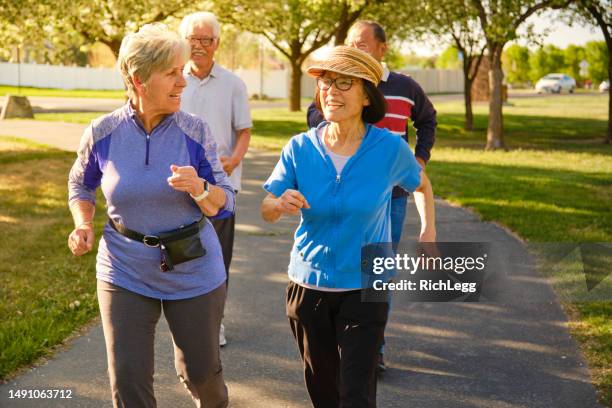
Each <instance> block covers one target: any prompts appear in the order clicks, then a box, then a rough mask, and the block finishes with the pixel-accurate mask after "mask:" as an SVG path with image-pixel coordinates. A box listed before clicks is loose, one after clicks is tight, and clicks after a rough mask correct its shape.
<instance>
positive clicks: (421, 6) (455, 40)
mask: <svg viewBox="0 0 612 408" xmlns="http://www.w3.org/2000/svg"><path fill="white" fill-rule="evenodd" d="M400 8H401V9H403V10H406V13H409V14H408V15H405V16H404V18H406V20H405V21H411V24H408V26H409V28H408V29H409V30H410V31H409V32H408V33H407V34H406V35H411V36H415V35H416V36H418V37H421V38H422V37H424V36H431V35H434V36H438V37H442V38H443V39H445V41H447V42H450V43H451V44H453V47H454V48H455V50H456V51H457V53H456V54H455V55H456V56H457V60H458V61H459V62H460V66H461V68H462V71H463V95H464V104H465V125H464V127H465V129H466V130H472V129H473V127H474V114H473V112H472V83H473V82H474V79H475V78H476V75H477V73H478V68H479V67H480V62H481V61H482V58H483V55H484V51H485V41H484V35H483V32H482V30H481V29H480V26H479V24H478V15H477V14H476V12H475V9H474V7H472V5H471V4H470V3H469V0H445V1H443V2H439V1H436V0H429V1H421V0H409V1H408V4H406V5H404V6H403V7H400ZM395 14H396V13H395Z"/></svg>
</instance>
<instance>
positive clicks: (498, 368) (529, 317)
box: [0, 121, 598, 408]
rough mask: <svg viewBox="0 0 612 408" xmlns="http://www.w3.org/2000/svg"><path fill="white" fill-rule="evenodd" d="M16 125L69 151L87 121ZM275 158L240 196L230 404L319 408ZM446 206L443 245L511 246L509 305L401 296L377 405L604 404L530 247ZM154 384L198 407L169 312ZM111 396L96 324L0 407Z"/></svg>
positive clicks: (565, 407)
mask: <svg viewBox="0 0 612 408" xmlns="http://www.w3.org/2000/svg"><path fill="white" fill-rule="evenodd" d="M12 122H15V123H12V124H10V126H11V127H10V128H9V127H6V125H7V123H6V122H0V134H16V135H19V136H27V135H30V136H31V138H32V139H34V140H37V141H43V142H45V143H50V144H53V145H57V146H60V147H71V148H75V147H76V145H77V144H78V138H79V137H80V134H81V131H82V125H75V127H74V128H72V126H68V127H64V125H61V124H58V123H41V122H36V123H32V122H30V121H12ZM17 123H20V124H19V125H18V124H17ZM76 126H80V129H79V128H77V127H76ZM20 127H21V128H22V130H21V131H20V130H19V128H20ZM9 129H10V130H9ZM7 132H9V133H7ZM276 159H277V155H276V154H273V153H266V152H252V153H249V155H248V158H247V159H246V163H245V169H244V174H245V175H246V177H245V180H244V183H243V184H244V191H242V192H241V193H240V195H239V201H238V203H239V205H238V211H237V214H238V215H237V235H236V247H235V257H234V261H233V264H232V277H231V283H230V292H229V300H228V305H227V310H226V318H225V325H226V330H227V337H228V340H229V344H228V346H226V347H225V348H223V351H222V361H223V366H224V372H225V378H226V380H227V383H228V386H229V389H230V396H231V406H232V407H237V408H276V407H308V406H310V404H309V400H308V396H307V394H306V392H305V387H304V385H303V381H302V374H301V366H300V363H299V357H298V354H297V350H296V347H295V345H294V343H293V339H292V338H291V334H290V330H289V327H288V324H287V321H286V318H285V316H284V300H283V298H284V288H285V286H286V282H287V276H286V272H285V271H286V266H287V263H288V254H289V249H290V246H291V243H292V232H293V230H294V228H295V220H294V219H291V220H287V219H285V220H282V221H281V222H279V223H278V224H274V225H266V224H264V223H263V221H261V219H260V217H259V203H260V202H261V199H262V197H263V195H264V192H263V190H262V189H261V183H262V181H263V180H264V179H265V178H266V177H267V175H268V174H269V172H270V170H271V169H272V167H273V165H274V163H275V161H276ZM436 206H437V218H438V234H439V235H438V236H439V239H440V240H441V241H478V242H483V241H485V242H494V243H497V244H498V245H499V246H500V247H503V250H504V253H505V254H507V255H508V257H507V259H508V261H509V263H508V265H507V268H508V270H509V273H510V276H509V279H510V284H509V285H508V288H507V289H508V292H507V293H506V294H505V296H504V297H505V302H500V303H469V304H467V303H461V304H458V303H440V304H436V303H408V302H403V301H402V299H400V298H399V297H398V298H397V300H396V301H395V303H394V305H393V313H392V317H391V322H390V324H389V327H388V331H387V342H388V344H387V352H386V359H387V363H388V366H389V369H388V371H387V372H386V373H385V374H384V377H383V378H382V379H381V380H380V381H379V387H378V401H379V406H380V407H381V408H387V407H397V408H407V407H415V408H446V407H448V408H476V407H479V408H517V407H530V408H531V407H533V408H535V407H542V408H551V407H555V408H578V407H579V408H591V407H598V405H597V403H596V402H595V401H596V400H595V391H594V389H593V387H592V386H591V384H590V382H589V371H588V368H587V367H586V364H585V362H584V359H583V358H582V356H581V354H580V352H579V351H578V348H577V345H576V343H575V342H574V340H573V339H572V338H571V337H570V336H569V333H568V330H567V327H566V324H567V321H566V317H565V315H564V314H563V312H562V311H561V309H560V307H559V305H558V303H557V301H556V300H555V297H554V295H553V293H552V291H551V288H550V286H549V284H548V283H547V282H546V281H545V280H544V279H543V278H542V277H540V276H539V275H538V274H537V273H535V272H534V270H533V267H532V265H531V258H530V256H529V254H528V253H527V252H526V251H525V249H524V247H523V245H522V244H521V243H520V242H519V241H517V240H516V239H515V238H513V237H512V236H511V235H510V234H508V233H506V232H505V231H504V230H503V229H501V228H499V227H497V226H495V225H494V224H491V223H485V222H481V221H480V220H479V219H478V218H477V217H475V216H474V215H472V214H471V213H469V212H467V211H465V210H463V209H461V208H456V207H453V206H450V205H448V204H447V203H445V202H444V201H442V200H438V201H437V202H436ZM416 218H417V217H416V211H415V210H414V207H411V208H410V209H409V216H408V220H407V225H406V230H407V233H408V235H409V236H411V237H414V236H415V232H416V231H417V225H416ZM17 389H71V390H73V399H71V400H44V401H41V400H25V401H17V400H9V399H8V396H9V391H10V390H17ZM155 389H156V396H157V400H158V406H160V407H177V408H179V407H192V406H193V403H192V402H191V400H190V398H189V397H188V395H187V392H186V390H185V389H183V388H182V386H181V385H179V382H178V380H177V378H176V376H175V374H174V370H173V357H172V346H171V341H170V337H169V333H168V330H167V326H166V324H165V323H164V322H163V319H162V321H160V324H159V330H158V335H157V337H156V373H155ZM109 397H110V392H109V388H108V380H107V373H106V356H105V350H104V340H103V336H102V330H101V328H100V326H99V325H98V324H96V325H94V326H93V327H92V328H91V329H90V330H89V331H88V332H87V333H86V334H84V335H83V336H81V337H78V338H76V339H75V340H74V341H72V342H71V343H70V344H69V345H68V347H67V348H66V350H65V351H62V352H60V353H58V354H57V355H56V356H55V357H54V358H53V359H51V360H50V361H49V362H48V363H46V364H44V365H43V366H40V367H38V368H35V369H33V370H30V371H28V372H26V373H24V374H22V375H21V376H19V377H18V378H16V379H14V380H12V381H10V382H8V383H6V384H4V385H2V386H0V407H11V408H12V407H53V408H55V407H78V408H87V407H92V408H93V407H108V406H110V402H109V401H110V400H109Z"/></svg>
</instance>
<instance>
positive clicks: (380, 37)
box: [349, 20, 387, 43]
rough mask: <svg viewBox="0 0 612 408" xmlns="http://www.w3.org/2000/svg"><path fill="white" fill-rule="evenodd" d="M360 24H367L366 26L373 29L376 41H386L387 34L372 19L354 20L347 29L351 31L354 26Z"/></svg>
mask: <svg viewBox="0 0 612 408" xmlns="http://www.w3.org/2000/svg"><path fill="white" fill-rule="evenodd" d="M360 25H367V26H368V27H370V28H371V29H372V30H373V31H374V38H376V40H377V41H378V42H381V43H386V42H387V34H386V33H385V30H384V28H382V26H381V25H380V24H379V23H377V22H376V21H374V20H359V21H357V22H355V24H353V26H352V27H351V28H350V29H349V31H351V30H352V29H353V28H354V27H357V26H360Z"/></svg>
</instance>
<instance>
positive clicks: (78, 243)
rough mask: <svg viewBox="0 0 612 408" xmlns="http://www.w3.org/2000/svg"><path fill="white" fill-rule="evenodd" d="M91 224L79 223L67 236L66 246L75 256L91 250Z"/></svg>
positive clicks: (92, 232) (92, 233) (92, 237)
mask: <svg viewBox="0 0 612 408" xmlns="http://www.w3.org/2000/svg"><path fill="white" fill-rule="evenodd" d="M94 239H95V236H94V229H93V225H91V224H89V223H86V224H81V225H79V226H78V227H76V228H75V229H73V230H72V232H71V233H70V235H69V236H68V248H70V251H71V252H72V253H73V254H74V255H75V256H81V255H83V254H86V253H87V252H89V251H91V249H92V248H93V243H94Z"/></svg>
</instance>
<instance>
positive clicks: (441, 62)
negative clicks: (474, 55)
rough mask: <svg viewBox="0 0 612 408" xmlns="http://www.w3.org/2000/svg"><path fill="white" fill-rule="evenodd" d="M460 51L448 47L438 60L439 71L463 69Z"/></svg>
mask: <svg viewBox="0 0 612 408" xmlns="http://www.w3.org/2000/svg"><path fill="white" fill-rule="evenodd" d="M459 55H460V53H459V50H458V49H457V47H454V46H452V45H451V46H450V47H446V49H445V50H444V51H442V54H440V55H439V56H438V58H437V59H436V68H438V69H459V68H461V60H460V59H459Z"/></svg>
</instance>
